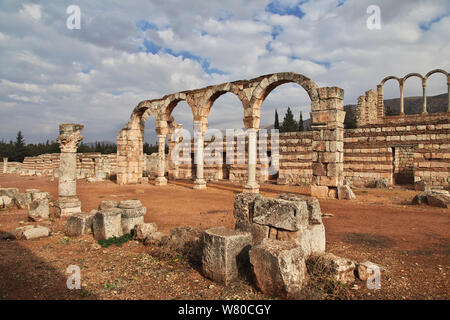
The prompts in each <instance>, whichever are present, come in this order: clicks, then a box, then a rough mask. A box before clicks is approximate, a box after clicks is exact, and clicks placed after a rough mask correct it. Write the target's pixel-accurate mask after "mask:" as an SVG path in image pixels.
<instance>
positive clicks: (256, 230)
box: [235, 220, 269, 244]
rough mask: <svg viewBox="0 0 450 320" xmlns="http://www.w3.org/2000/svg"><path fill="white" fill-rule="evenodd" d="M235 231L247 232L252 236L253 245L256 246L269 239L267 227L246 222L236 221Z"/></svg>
mask: <svg viewBox="0 0 450 320" xmlns="http://www.w3.org/2000/svg"><path fill="white" fill-rule="evenodd" d="M235 230H237V231H241V232H249V233H250V234H251V235H252V239H253V244H257V243H259V242H261V241H263V240H264V239H267V238H268V237H269V226H262V225H259V224H256V223H253V222H250V221H247V220H237V221H236V224H235Z"/></svg>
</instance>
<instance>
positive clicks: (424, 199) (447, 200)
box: [412, 190, 450, 208]
mask: <svg viewBox="0 0 450 320" xmlns="http://www.w3.org/2000/svg"><path fill="white" fill-rule="evenodd" d="M412 203H413V204H428V205H430V206H433V207H440V208H449V207H450V195H449V194H448V191H437V190H432V191H423V192H420V193H418V194H417V195H416V196H415V197H414V198H413V199H412Z"/></svg>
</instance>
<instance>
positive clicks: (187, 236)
mask: <svg viewBox="0 0 450 320" xmlns="http://www.w3.org/2000/svg"><path fill="white" fill-rule="evenodd" d="M203 233H204V232H203V231H202V230H200V229H198V228H195V227H191V226H183V227H176V228H173V229H172V230H170V235H169V236H165V237H163V238H162V239H161V243H160V245H161V246H162V247H164V248H165V249H166V250H167V251H170V252H171V253H172V254H173V253H178V254H182V255H185V256H186V257H187V258H188V259H189V260H190V261H192V262H194V263H201V261H202V252H203Z"/></svg>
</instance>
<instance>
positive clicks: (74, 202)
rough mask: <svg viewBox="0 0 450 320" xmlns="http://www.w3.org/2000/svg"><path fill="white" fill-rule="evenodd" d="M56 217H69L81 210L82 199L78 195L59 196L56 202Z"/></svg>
mask: <svg viewBox="0 0 450 320" xmlns="http://www.w3.org/2000/svg"><path fill="white" fill-rule="evenodd" d="M54 208H55V210H54V214H55V217H57V218H61V217H69V216H71V215H73V214H74V213H78V212H81V201H80V200H79V199H78V198H77V197H68V198H59V199H58V200H57V201H55V204H54Z"/></svg>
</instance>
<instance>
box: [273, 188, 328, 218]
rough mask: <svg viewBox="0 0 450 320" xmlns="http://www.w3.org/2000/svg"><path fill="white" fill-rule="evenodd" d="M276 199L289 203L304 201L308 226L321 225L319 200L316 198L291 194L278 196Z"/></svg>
mask: <svg viewBox="0 0 450 320" xmlns="http://www.w3.org/2000/svg"><path fill="white" fill-rule="evenodd" d="M278 198H280V199H284V200H289V201H296V200H303V201H306V205H307V206H308V212H309V224H322V210H321V209H320V203H319V200H317V199H316V198H314V197H309V196H304V195H298V194H292V193H283V194H280V195H278Z"/></svg>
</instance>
